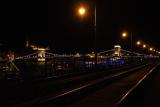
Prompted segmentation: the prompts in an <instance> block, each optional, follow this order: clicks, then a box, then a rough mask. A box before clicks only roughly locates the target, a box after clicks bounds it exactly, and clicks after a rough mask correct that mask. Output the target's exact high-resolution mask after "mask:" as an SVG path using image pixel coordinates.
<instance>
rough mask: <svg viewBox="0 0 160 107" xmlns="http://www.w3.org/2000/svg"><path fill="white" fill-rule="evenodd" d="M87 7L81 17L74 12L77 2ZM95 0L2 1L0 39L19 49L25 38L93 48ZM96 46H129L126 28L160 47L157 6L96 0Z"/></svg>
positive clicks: (57, 46)
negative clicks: (125, 36)
mask: <svg viewBox="0 0 160 107" xmlns="http://www.w3.org/2000/svg"><path fill="white" fill-rule="evenodd" d="M82 2H83V3H85V5H86V6H87V8H88V9H87V16H86V17H85V18H83V19H81V18H79V17H78V16H77V14H76V8H77V6H78V5H79V4H81V3H82ZM95 2H96V1H95V0H52V1H47V0H45V1H41V0H39V1H33V0H32V1H30V0H26V1H24V0H23V1H12V2H10V1H6V2H2V3H1V5H2V6H1V21H0V22H1V24H0V25H1V39H0V42H1V43H3V44H6V45H8V46H11V47H15V48H21V47H23V46H24V44H25V43H24V42H25V40H26V38H28V39H30V40H31V41H32V42H34V43H37V44H41V45H49V46H50V47H51V49H53V50H57V51H62V52H75V51H80V52H87V51H92V50H93V47H94V26H93V24H94V3H95ZM96 5H97V41H96V43H97V46H98V48H99V50H108V49H111V48H112V47H113V45H114V44H121V45H122V47H125V48H127V47H129V46H128V44H129V38H128V39H126V40H124V39H122V38H120V35H121V32H122V31H124V30H126V31H129V32H132V33H133V36H134V40H138V39H142V40H144V41H145V42H146V43H148V44H149V45H152V46H155V47H157V48H158V47H160V44H159V43H160V37H159V34H160V30H159V28H160V27H159V25H160V11H159V10H160V7H159V5H158V1H157V2H156V0H155V1H154V0H151V1H145V0H97V2H96Z"/></svg>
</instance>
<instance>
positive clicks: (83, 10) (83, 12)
mask: <svg viewBox="0 0 160 107" xmlns="http://www.w3.org/2000/svg"><path fill="white" fill-rule="evenodd" d="M85 13H86V9H85V8H84V7H83V6H82V7H80V8H79V9H78V14H79V15H80V16H84V15H85Z"/></svg>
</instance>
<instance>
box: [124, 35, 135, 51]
mask: <svg viewBox="0 0 160 107" xmlns="http://www.w3.org/2000/svg"><path fill="white" fill-rule="evenodd" d="M127 36H128V33H127V32H123V33H122V37H123V38H126V37H127ZM130 37H131V44H130V45H131V51H132V48H133V46H132V32H131V33H130Z"/></svg>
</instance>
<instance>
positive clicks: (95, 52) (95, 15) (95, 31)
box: [78, 4, 98, 70]
mask: <svg viewBox="0 0 160 107" xmlns="http://www.w3.org/2000/svg"><path fill="white" fill-rule="evenodd" d="M78 13H79V15H80V16H82V17H83V16H84V15H85V14H86V9H85V7H83V6H81V7H80V8H79V9H78ZM96 41H97V12H96V4H95V6H94V54H95V68H96V70H97V62H98V57H97V43H96Z"/></svg>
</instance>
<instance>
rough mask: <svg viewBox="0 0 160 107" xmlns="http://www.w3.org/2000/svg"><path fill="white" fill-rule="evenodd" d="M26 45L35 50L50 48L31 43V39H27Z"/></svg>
mask: <svg viewBox="0 0 160 107" xmlns="http://www.w3.org/2000/svg"><path fill="white" fill-rule="evenodd" d="M26 47H27V48H29V47H30V48H32V49H33V50H38V51H45V50H49V47H43V46H38V45H34V44H30V42H29V40H27V41H26Z"/></svg>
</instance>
